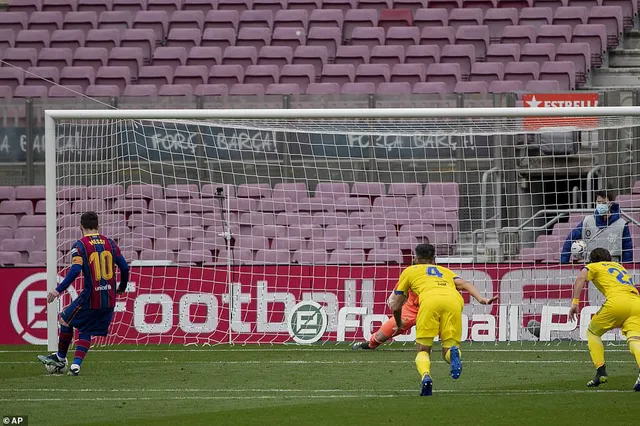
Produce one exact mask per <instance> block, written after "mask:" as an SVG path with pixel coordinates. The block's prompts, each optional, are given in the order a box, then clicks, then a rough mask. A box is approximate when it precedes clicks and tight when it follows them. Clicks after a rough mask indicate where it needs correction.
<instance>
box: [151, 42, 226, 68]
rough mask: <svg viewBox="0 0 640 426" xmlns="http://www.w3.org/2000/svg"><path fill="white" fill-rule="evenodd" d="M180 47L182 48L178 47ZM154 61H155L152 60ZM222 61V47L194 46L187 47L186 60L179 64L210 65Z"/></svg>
mask: <svg viewBox="0 0 640 426" xmlns="http://www.w3.org/2000/svg"><path fill="white" fill-rule="evenodd" d="M180 49H184V48H182V47H180ZM154 63H155V61H154ZM221 63H222V49H220V48H219V47H217V46H194V47H192V48H191V49H189V54H188V56H187V59H186V62H185V63H184V64H181V65H204V66H207V67H210V66H212V65H219V64H221Z"/></svg>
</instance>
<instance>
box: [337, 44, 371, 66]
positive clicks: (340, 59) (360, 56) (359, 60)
mask: <svg viewBox="0 0 640 426" xmlns="http://www.w3.org/2000/svg"><path fill="white" fill-rule="evenodd" d="M334 63H335V64H353V66H355V67H357V66H358V65H360V64H366V63H369V48H367V46H338V50H337V51H336V57H335V59H334Z"/></svg>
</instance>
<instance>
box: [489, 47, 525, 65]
mask: <svg viewBox="0 0 640 426" xmlns="http://www.w3.org/2000/svg"><path fill="white" fill-rule="evenodd" d="M485 60H486V61H487V62H500V63H502V64H503V65H506V64H508V63H509V62H517V61H519V60H520V45H519V44H515V43H506V44H491V45H489V47H488V48H487V56H486V58H485Z"/></svg>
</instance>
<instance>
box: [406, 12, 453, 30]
mask: <svg viewBox="0 0 640 426" xmlns="http://www.w3.org/2000/svg"><path fill="white" fill-rule="evenodd" d="M413 25H414V26H416V27H418V28H420V30H421V31H422V30H423V29H424V28H426V27H446V26H447V25H449V12H447V11H446V10H445V9H425V8H420V9H417V10H416V12H415V15H414V17H413Z"/></svg>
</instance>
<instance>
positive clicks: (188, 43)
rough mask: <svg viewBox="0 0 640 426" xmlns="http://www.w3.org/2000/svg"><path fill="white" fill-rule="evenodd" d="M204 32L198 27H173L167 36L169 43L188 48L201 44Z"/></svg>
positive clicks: (169, 44)
mask: <svg viewBox="0 0 640 426" xmlns="http://www.w3.org/2000/svg"><path fill="white" fill-rule="evenodd" d="M201 36H202V33H201V32H200V30H199V29H197V28H172V29H171V31H169V35H168V36H167V45H168V46H172V47H183V48H185V49H187V50H189V49H191V48H193V47H194V46H199V45H200V42H201V38H202V37H201Z"/></svg>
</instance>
